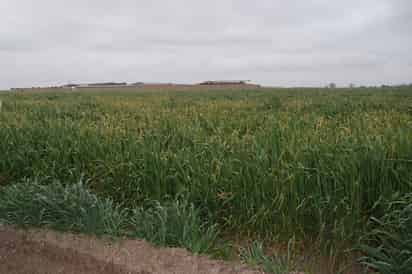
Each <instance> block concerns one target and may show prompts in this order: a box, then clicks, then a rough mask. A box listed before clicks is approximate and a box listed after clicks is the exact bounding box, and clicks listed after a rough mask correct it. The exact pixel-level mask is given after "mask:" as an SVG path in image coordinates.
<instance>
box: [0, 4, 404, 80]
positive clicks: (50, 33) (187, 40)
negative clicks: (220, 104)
mask: <svg viewBox="0 0 412 274" xmlns="http://www.w3.org/2000/svg"><path fill="white" fill-rule="evenodd" d="M0 64H1V70H0V88H10V87H22V86H39V85H52V84H64V83H68V82H72V83H79V82H80V83H85V82H98V81H127V82H135V81H145V82H183V83H191V82H197V81H202V80H219V79H222V80H230V79H247V80H253V81H254V82H257V83H261V84H267V85H276V86H294V85H309V86H313V85H325V84H327V83H328V82H336V83H338V84H339V85H347V84H349V83H355V84H358V85H359V84H383V83H393V84H396V83H409V82H412V1H411V0H345V1H342V0H288V1H286V0H257V1H250V0H207V1H205V0H144V1H143V0H121V1H120V0H118V1H114V0H110V1H109V0H87V1H85V0H70V1H68V0H38V1H34V0H0Z"/></svg>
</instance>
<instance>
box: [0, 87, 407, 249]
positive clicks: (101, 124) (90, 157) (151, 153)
mask: <svg viewBox="0 0 412 274" xmlns="http://www.w3.org/2000/svg"><path fill="white" fill-rule="evenodd" d="M411 91H412V90H411V89H408V88H393V89H382V90H378V89H355V90H336V91H330V90H320V89H309V90H298V89H286V90H269V89H261V90H251V91H247V90H245V91H236V90H228V91H184V92H171V91H159V92H153V93H147V92H140V93H138V92H135V93H133V92H123V91H106V92H101V93H81V92H79V93H62V94H59V93H43V94H41V93H33V94H19V95H13V94H8V95H2V96H1V99H2V100H3V109H2V112H1V113H0V140H1V141H0V155H1V156H0V176H2V177H3V178H7V182H8V183H11V182H14V181H16V180H20V179H22V178H41V180H42V182H43V183H44V184H49V183H52V182H53V181H54V180H59V181H62V182H76V181H78V180H79V178H86V179H87V181H88V184H87V187H89V188H90V189H91V190H92V191H93V192H94V193H97V194H98V195H99V196H101V197H103V198H110V199H111V200H112V201H114V202H116V203H120V204H122V206H123V207H125V208H134V207H138V206H141V205H144V204H145V203H146V202H147V200H150V201H153V200H154V201H159V202H161V203H162V204H163V203H167V202H168V201H174V200H175V198H176V197H183V200H184V201H186V202H187V203H189V204H193V205H194V206H195V209H196V212H198V213H196V214H199V216H201V218H202V219H205V220H208V221H209V222H210V223H218V224H219V227H220V228H221V229H222V230H223V231H225V232H227V233H229V232H236V233H237V234H239V235H243V236H252V237H254V236H256V237H257V236H259V237H263V238H265V239H268V240H277V239H285V240H287V239H289V238H291V237H296V238H297V239H302V240H317V241H320V242H322V243H324V245H325V246H326V247H332V248H333V247H336V246H337V244H338V243H345V242H349V243H350V242H357V240H358V238H359V237H360V236H361V235H363V234H364V233H365V232H368V231H369V225H368V220H369V219H370V217H372V216H373V217H381V216H383V215H384V214H385V210H386V208H385V206H384V203H383V202H382V201H384V200H387V199H390V198H391V197H392V196H393V194H394V193H410V192H412V191H411V190H412V124H411V120H412V112H411V111H410V109H411V106H412V95H411V94H412V93H411ZM7 182H5V184H7Z"/></svg>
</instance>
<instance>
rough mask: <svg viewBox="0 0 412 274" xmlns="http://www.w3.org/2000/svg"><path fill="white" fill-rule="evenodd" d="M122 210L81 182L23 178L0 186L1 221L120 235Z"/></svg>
mask: <svg viewBox="0 0 412 274" xmlns="http://www.w3.org/2000/svg"><path fill="white" fill-rule="evenodd" d="M125 217H126V214H125V210H122V209H120V208H119V207H118V206H116V205H114V204H113V202H112V201H111V200H109V199H104V200H103V199H99V198H98V197H97V196H96V195H95V194H93V193H91V192H90V191H89V190H87V189H86V187H85V186H84V184H83V183H82V182H79V183H77V184H72V185H67V186H64V185H62V184H60V183H52V184H49V185H42V184H41V183H39V182H37V181H26V182H24V183H17V184H12V185H8V186H6V187H4V188H1V189H0V222H1V223H4V224H13V225H22V226H38V227H48V228H52V229H56V230H62V231H73V232H81V233H86V234H96V235H102V234H110V235H119V234H121V232H122V229H123V228H124V224H125Z"/></svg>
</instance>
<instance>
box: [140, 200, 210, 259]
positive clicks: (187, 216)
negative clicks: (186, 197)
mask: <svg viewBox="0 0 412 274" xmlns="http://www.w3.org/2000/svg"><path fill="white" fill-rule="evenodd" d="M132 223H133V225H134V227H135V231H134V236H136V237H139V238H143V239H146V240H148V241H150V242H153V243H155V244H158V245H162V246H172V247H177V246H179V247H185V248H187V249H188V250H190V251H192V252H193V253H205V252H207V251H209V250H210V249H211V248H212V247H213V244H214V242H215V240H216V238H217V236H218V231H217V229H216V227H215V226H206V225H204V224H203V223H202V221H201V218H200V214H199V211H198V210H197V209H196V208H195V207H194V206H193V205H192V204H189V203H187V202H181V201H174V202H170V203H166V204H165V205H161V204H160V203H157V202H155V204H154V205H153V206H151V207H150V208H147V209H144V208H139V209H136V210H134V212H133V216H132Z"/></svg>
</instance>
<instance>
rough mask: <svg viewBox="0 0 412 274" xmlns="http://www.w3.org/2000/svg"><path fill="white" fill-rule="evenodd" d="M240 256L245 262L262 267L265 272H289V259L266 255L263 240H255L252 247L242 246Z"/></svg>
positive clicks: (283, 273) (282, 273)
mask: <svg viewBox="0 0 412 274" xmlns="http://www.w3.org/2000/svg"><path fill="white" fill-rule="evenodd" d="M240 256H241V259H242V261H243V262H244V263H246V264H248V265H250V266H254V267H261V268H262V270H263V271H264V272H265V273H273V274H286V273H289V266H288V263H289V262H288V260H287V259H286V260H282V259H281V258H276V257H269V256H267V255H265V253H264V250H263V244H262V243H261V242H257V241H255V242H253V243H252V245H251V246H250V247H248V248H242V249H241V252H240Z"/></svg>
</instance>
